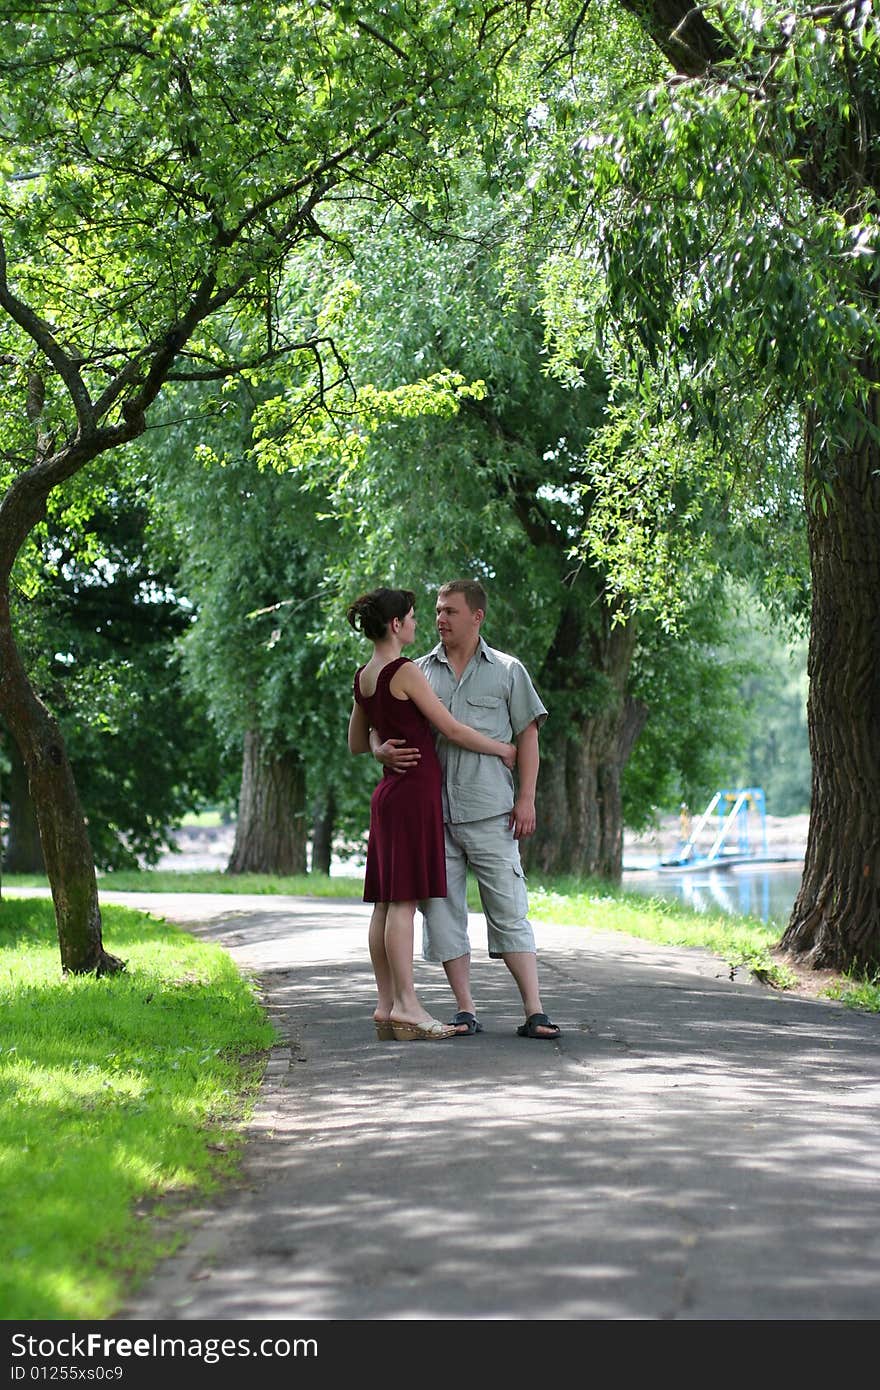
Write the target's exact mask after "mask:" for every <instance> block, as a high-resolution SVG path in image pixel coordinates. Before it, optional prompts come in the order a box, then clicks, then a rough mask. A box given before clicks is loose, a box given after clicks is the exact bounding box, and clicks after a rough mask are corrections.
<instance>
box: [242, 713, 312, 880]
mask: <svg viewBox="0 0 880 1390" xmlns="http://www.w3.org/2000/svg"><path fill="white" fill-rule="evenodd" d="M305 871H306V807H305V770H304V767H303V764H302V761H301V759H300V758H299V756H298V755H297V754H296V753H294V752H292V751H290V750H287V751H285V752H283V753H280V754H279V753H273V752H272V751H271V750H268V749H266V748H264V747H263V741H262V738H261V736H260V734H259V733H258V732H257V731H256V730H253V729H250V730H248V732H247V733H246V734H245V737H244V759H243V765H242V776H241V796H240V798H239V804H238V821H237V823H236V827H235V844H234V845H233V848H232V857H231V859H230V860H229V863H228V865H227V867H226V872H227V873H229V874H244V873H255V874H304V873H305Z"/></svg>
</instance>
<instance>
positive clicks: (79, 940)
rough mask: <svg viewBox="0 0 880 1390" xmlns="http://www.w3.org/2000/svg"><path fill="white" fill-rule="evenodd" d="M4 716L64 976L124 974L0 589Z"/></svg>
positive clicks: (81, 827) (61, 765)
mask: <svg viewBox="0 0 880 1390" xmlns="http://www.w3.org/2000/svg"><path fill="white" fill-rule="evenodd" d="M0 715H2V717H3V719H4V721H5V723H6V725H7V727H8V728H9V729H10V731H11V733H12V736H13V738H14V739H15V741H16V743H17V744H18V749H19V752H20V754H21V758H22V761H23V762H24V765H25V767H26V769H27V774H28V782H29V786H30V793H31V797H32V799H33V803H34V809H35V810H36V814H37V822H38V824H39V827H40V841H41V843H42V846H43V859H44V861H45V865H46V872H47V874H48V876H49V882H50V884H51V887H52V898H53V901H54V904H55V917H56V921H57V923H58V942H59V945H60V947H61V965H62V968H63V970H64V972H65V974H67V973H71V974H76V975H85V974H90V973H92V972H94V973H95V974H97V975H106V974H113V973H115V972H117V971H119V970H123V969H124V968H125V966H124V963H123V962H122V961H121V960H118V959H117V958H116V957H115V956H111V955H108V954H107V952H106V951H105V950H104V948H103V944H102V941H101V913H100V909H99V906H98V884H97V880H96V877H95V863H94V859H93V858H92V850H91V846H90V844H89V837H88V832H87V830H86V823H85V817H84V815H83V811H82V806H81V805H80V800H79V796H78V795H77V790H76V783H75V782H74V779H73V771H72V769H71V766H70V762H69V760H68V757H67V750H66V749H65V746H64V739H63V738H62V736H61V730H60V729H59V728H58V725H57V724H56V722H55V720H54V719H53V718H52V716H51V714H50V713H49V711H48V710H47V709H46V706H45V705H44V704H43V702H42V701H41V700H40V699H39V698H38V696H37V695H36V693H35V692H34V690H33V688H32V686H31V684H30V682H29V680H28V678H27V675H26V674H25V670H24V667H23V666H22V664H21V658H20V657H19V654H18V648H17V647H16V645H15V640H14V638H13V636H12V622H11V617H10V612H9V592H8V590H7V589H5V588H3V589H0Z"/></svg>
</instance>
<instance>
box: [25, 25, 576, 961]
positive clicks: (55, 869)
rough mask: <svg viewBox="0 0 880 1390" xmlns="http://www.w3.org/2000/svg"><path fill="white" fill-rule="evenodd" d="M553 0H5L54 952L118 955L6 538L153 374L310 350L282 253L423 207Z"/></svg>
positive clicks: (118, 440)
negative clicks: (387, 207)
mask: <svg viewBox="0 0 880 1390" xmlns="http://www.w3.org/2000/svg"><path fill="white" fill-rule="evenodd" d="M565 8H566V5H565V3H564V0H561V3H560V4H558V5H556V4H553V3H549V4H547V5H543V6H537V5H533V4H531V3H528V0H524V2H523V3H517V2H516V0H506V2H505V0H502V3H501V4H481V3H475V2H474V0H449V3H443V2H442V0H441V3H437V4H432V5H430V6H406V5H385V4H381V3H372V0H363V3H358V4H351V3H344V0H343V3H338V4H337V3H333V4H330V3H324V0H318V2H317V3H313V4H294V5H281V6H279V5H277V4H271V3H268V0H249V3H248V4H246V5H242V4H241V3H239V0H186V3H182V2H180V3H178V2H176V0H170V3H169V0H94V3H92V4H89V5H88V6H84V5H82V4H81V3H79V0H58V3H57V4H54V5H52V6H51V7H47V6H46V5H43V4H38V3H29V0H20V3H17V4H16V5H15V7H14V12H13V13H12V14H7V15H6V21H7V22H6V24H5V26H4V29H3V35H2V40H0V45H2V46H0V84H2V94H0V178H2V183H0V366H2V373H3V376H2V409H3V413H4V440H3V456H2V457H3V469H4V477H3V485H4V495H3V498H2V501H0V714H2V716H3V718H4V720H5V722H6V723H7V725H8V727H9V728H10V729H11V730H12V732H13V735H14V737H15V739H16V742H17V743H18V745H19V748H20V750H21V754H22V757H23V760H24V763H25V765H26V768H27V772H28V778H29V782H30V787H31V793H32V796H33V799H34V804H35V807H36V810H37V817H38V821H39V825H40V835H41V840H42V845H43V853H44V857H45V861H46V866H47V871H48V874H49V879H50V882H51V886H52V893H53V897H54V902H55V909H56V916H57V920H58V929H59V938H60V943H61V957H62V963H63V966H64V968H65V969H67V970H71V971H91V970H95V971H99V972H101V971H113V970H116V969H118V968H119V965H120V963H119V961H117V960H116V959H115V958H113V957H112V956H110V955H108V954H107V953H106V952H105V951H104V949H103V945H102V940H101V925H100V913H99V906H98V896H97V890H96V883H95V874H94V867H93V861H92V854H91V849H90V846H89V841H88V834H87V830H86V826H85V824H84V820H83V816H82V811H81V807H80V804H79V798H78V795H77V791H76V786H75V783H74V779H73V775H72V772H71V768H70V764H69V761H68V758H67V753H66V750H65V747H64V742H63V739H62V737H61V734H60V730H59V728H58V725H57V723H56V721H55V720H54V719H53V718H52V716H51V714H50V713H49V711H48V710H47V708H46V707H45V705H44V704H43V702H42V701H41V699H40V698H39V695H38V693H37V691H35V690H34V688H33V687H32V684H31V682H30V681H29V679H28V675H27V672H26V671H25V669H24V666H23V664H22V661H21V659H20V655H19V652H18V650H17V647H16V643H15V639H14V635H13V615H12V612H11V610H10V583H11V576H12V571H13V567H14V565H15V563H16V558H17V557H18V556H19V554H20V552H21V551H22V548H23V547H24V546H25V545H26V542H27V540H28V537H29V535H30V533H31V531H32V529H33V528H34V526H36V525H37V524H39V522H40V521H41V519H42V517H43V516H44V515H45V513H46V509H47V507H48V506H50V505H52V497H53V494H54V493H55V492H56V490H57V489H64V488H65V487H66V486H67V485H68V484H69V483H70V481H71V480H72V479H73V478H75V477H76V476H77V475H78V474H79V473H80V472H81V470H83V469H85V468H87V467H88V466H89V465H90V464H91V463H92V462H93V461H94V460H95V459H97V458H98V457H99V456H100V455H102V454H103V453H105V452H106V451H107V450H111V449H117V448H120V447H122V446H124V445H125V444H126V443H127V442H129V441H131V440H132V439H134V438H136V437H137V436H138V435H140V434H141V433H142V432H143V431H144V429H145V428H146V427H147V425H148V420H149V415H150V411H151V408H152V407H153V406H154V403H155V402H156V400H157V398H158V396H159V394H160V392H161V391H162V389H163V387H164V385H165V383H166V382H167V381H168V380H169V379H171V378H173V377H181V376H190V377H196V378H198V377H201V378H210V377H219V376H224V375H228V374H231V373H235V372H238V373H242V372H244V373H247V372H248V371H249V370H254V371H258V370H259V368H260V366H261V365H262V364H264V363H265V362H266V361H267V360H269V359H271V358H272V357H273V356H276V355H278V354H287V356H288V357H289V359H290V360H292V361H297V360H304V361H307V362H308V364H309V365H312V364H313V363H314V361H315V360H316V359H321V360H322V361H323V360H324V359H325V357H326V358H327V360H328V367H327V371H328V372H330V371H331V370H332V368H331V366H330V365H329V361H330V358H329V357H328V356H327V348H328V345H327V344H326V343H325V342H322V336H321V333H320V332H319V330H318V329H317V327H316V325H315V324H314V322H310V321H304V322H301V323H300V324H299V325H297V329H296V330H295V331H293V332H289V331H286V330H285V331H284V332H283V333H282V332H281V331H280V330H279V325H278V322H277V316H276V313H275V303H276V295H277V287H278V283H279V276H280V274H281V272H282V270H283V267H284V265H285V263H286V261H287V260H288V258H289V257H290V256H291V255H292V254H294V253H295V252H296V250H297V248H299V247H301V246H303V245H304V244H305V243H307V242H308V241H310V240H313V239H320V238H322V237H323V236H325V235H327V233H326V232H325V229H324V227H323V226H322V220H321V218H322V209H323V208H324V207H325V206H326V205H327V204H328V202H329V201H330V200H338V199H341V198H345V197H352V198H355V197H356V198H358V199H360V200H362V202H363V203H364V204H365V205H366V204H370V203H371V204H372V205H373V206H374V207H376V209H377V213H378V214H381V208H382V206H383V205H384V204H385V203H387V202H388V201H389V200H390V201H393V202H395V203H400V202H403V203H405V204H408V203H411V202H412V201H414V200H421V201H422V202H423V203H425V204H428V205H432V206H435V207H438V206H440V205H442V201H443V199H444V197H445V194H446V187H445V168H446V162H447V158H448V156H449V153H450V152H451V151H452V150H453V149H454V148H455V146H456V144H457V143H458V142H460V141H462V140H465V139H472V138H474V135H475V134H479V132H480V131H481V130H482V131H484V132H486V133H487V135H492V134H494V133H495V132H496V131H497V132H498V133H502V132H503V111H502V109H501V105H502V97H503V86H502V85H499V81H498V73H499V70H500V67H501V65H502V64H503V63H504V61H505V60H506V58H507V56H508V55H509V54H510V53H511V52H512V51H514V50H515V49H516V47H517V45H519V44H520V43H522V41H523V40H524V38H525V37H526V36H527V35H528V36H529V39H530V42H531V43H532V44H538V45H539V44H540V43H541V42H542V41H543V38H548V39H549V38H550V37H551V36H552V31H553V27H554V24H553V21H555V20H556V19H559V21H560V23H561V22H563V21H564V11H565ZM573 8H575V9H576V7H573ZM548 15H549V20H550V22H547V18H548ZM536 20H540V21H541V25H542V27H541V28H540V29H539V28H536V27H535V26H534V23H533V22H534V21H536ZM545 31H546V32H545ZM257 324H259V325H261V326H262V330H261V331H262V338H261V342H260V346H259V348H258V349H256V350H251V351H247V350H246V349H244V348H243V347H242V346H241V345H242V344H248V343H251V342H252V341H253V330H254V327H255V325H257ZM319 403H320V387H319V399H318V401H317V402H316V401H310V402H309V405H315V404H319Z"/></svg>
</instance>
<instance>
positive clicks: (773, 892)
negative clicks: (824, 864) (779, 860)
mask: <svg viewBox="0 0 880 1390" xmlns="http://www.w3.org/2000/svg"><path fill="white" fill-rule="evenodd" d="M803 868H804V866H803V863H801V862H797V863H792V864H767V865H764V864H740V865H736V866H734V865H728V866H727V867H726V868H720V869H692V870H691V871H690V872H689V873H679V872H676V871H675V870H673V869H664V870H662V871H658V870H656V869H650V868H648V869H632V868H627V869H624V872H623V885H624V887H625V888H630V889H632V890H633V891H634V892H637V893H645V894H648V895H649V896H654V895H656V896H658V897H662V898H672V899H674V900H676V901H679V902H685V903H688V904H689V905H690V906H691V907H695V908H697V909H698V910H699V911H701V912H708V911H712V912H717V911H718V910H719V908H720V909H721V911H722V912H730V913H733V914H734V915H739V914H747V915H748V916H750V917H759V918H760V919H761V920H762V921H764V922H771V921H772V922H775V923H776V924H778V925H779V926H780V927H784V926H785V925H786V923H787V922H788V918H789V916H790V914H791V909H792V906H793V905H794V900H795V897H796V896H797V891H798V888H799V887H800V882H801V875H802V873H803Z"/></svg>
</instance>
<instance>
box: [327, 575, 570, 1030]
mask: <svg viewBox="0 0 880 1390" xmlns="http://www.w3.org/2000/svg"><path fill="white" fill-rule="evenodd" d="M413 605H414V595H413V593H412V592H411V591H409V590H407V589H375V590H374V591H373V592H372V593H369V594H364V595H362V596H361V597H360V598H359V599H356V600H355V602H354V603H353V604H352V605H351V607H350V609H349V610H348V621H349V622H350V623H351V625H352V627H354V628H356V629H359V630H360V631H361V632H363V634H364V636H365V637H367V638H369V639H370V640H371V641H372V643H373V656H372V658H371V659H370V661H368V662H367V663H366V665H365V666H362V667H360V668H359V670H358V671H357V673H356V675H355V678H354V705H353V707H352V712H351V719H350V721H349V728H348V746H349V748H350V749H351V751H352V753H368V752H372V753H373V754H374V756H375V757H376V758H377V759H378V760H379V761H380V762H381V763H382V764H383V765H384V768H385V773H384V776H383V777H382V780H381V781H380V783H379V785H378V786H377V788H376V790H375V792H374V793H373V799H372V803H371V808H370V839H369V845H368V848H367V868H366V878H365V882H364V901H365V902H372V903H374V904H375V906H374V908H373V914H372V917H371V919H370V931H369V947H370V959H371V960H372V963H373V969H374V971H375V975H376V984H377V988H378V994H379V999H378V1004H377V1007H376V1011H375V1014H374V1018H375V1023H376V1032H377V1035H378V1037H379V1038H381V1039H386V1040H387V1039H390V1038H392V1037H393V1038H397V1039H398V1040H399V1041H414V1040H416V1039H430V1040H435V1039H436V1040H441V1039H444V1038H452V1037H456V1036H457V1035H464V1036H467V1035H470V1034H473V1033H479V1032H482V1026H481V1024H480V1023H479V1022H478V1021H477V1017H476V1013H475V1009H474V1001H473V998H472V996H471V990H470V945H469V942H468V936H467V897H466V887H467V870H468V867H470V869H471V871H472V872H473V873H474V875H475V877H476V879H477V882H478V884H479V889H480V900H481V902H482V905H483V911H484V913H485V915H486V922H487V926H488V934H489V954H490V956H493V957H495V958H498V957H500V958H501V959H503V961H504V962H505V964H506V966H507V968H508V970H509V971H510V973H511V974H512V975H513V977H514V980H515V981H516V984H517V987H518V988H519V992H520V995H521V996H522V1001H523V1006H524V1009H525V1014H526V1021H525V1023H524V1024H523V1025H522V1026H521V1027H520V1028H518V1029H517V1032H518V1033H519V1035H520V1036H521V1037H527V1038H545V1039H549V1040H552V1039H555V1038H558V1037H559V1035H560V1029H559V1028H558V1027H557V1026H556V1024H555V1023H551V1021H550V1019H549V1018H548V1017H547V1015H546V1014H545V1013H544V1011H543V1008H542V1005H541V999H540V995H539V992H538V966H537V958H536V955H535V942H534V937H533V935H532V929H531V926H530V924H529V921H528V918H527V912H528V901H527V897H526V888H525V879H524V877H523V871H522V867H521V865H520V858H519V849H518V845H517V841H518V840H519V839H521V838H523V837H525V836H527V835H531V834H532V832H533V831H534V829H535V784H536V781H537V776H538V730H539V728H540V725H541V724H542V723H543V722H544V719H545V718H546V717H547V711H546V709H545V708H544V706H543V704H542V703H541V700H540V699H539V697H538V694H537V692H536V691H535V688H534V686H533V685H532V682H531V680H530V678H529V675H528V672H527V671H526V669H525V667H524V666H522V664H521V663H520V662H518V661H517V660H516V659H515V658H514V657H511V656H506V655H505V654H504V653H503V652H498V651H495V650H493V648H491V647H489V646H488V645H487V644H486V643H485V642H484V641H483V639H482V637H481V635H480V628H481V626H482V623H483V619H484V618H485V614H486V592H485V590H484V589H483V586H482V585H481V584H479V583H477V582H476V581H471V580H459V581H456V582H455V583H451V584H444V586H443V587H442V589H440V591H439V593H438V595H437V630H438V633H439V636H440V642H439V643H438V645H437V646H436V647H435V648H434V650H433V651H431V652H429V653H428V655H427V656H424V657H421V658H420V659H419V661H418V662H412V661H409V660H408V659H407V658H406V657H403V656H401V651H402V649H403V648H404V647H406V646H408V645H409V644H410V643H411V642H413V641H414V639H415V631H416V619H415V613H414V609H413ZM433 730H436V732H437V735H438V738H437V745H436V748H435V742H434V733H433ZM517 763H518V782H519V791H518V794H515V792H514V780H513V776H512V769H513V767H514V765H515V764H517ZM418 905H420V906H421V908H422V911H423V913H424V922H425V929H424V954H425V957H426V958H427V959H428V960H439V961H441V962H442V963H443V967H444V969H445V971H446V975H447V978H448V980H449V983H450V986H451V987H452V991H453V993H454V994H455V998H456V1002H457V1004H458V1012H457V1013H456V1015H455V1017H454V1018H453V1019H452V1022H451V1023H449V1024H443V1023H440V1022H439V1021H438V1020H437V1019H434V1018H432V1017H431V1016H430V1014H429V1013H428V1012H427V1010H426V1009H425V1008H424V1006H423V1005H422V1004H421V1002H420V1001H419V998H418V996H417V994H416V992H415V986H414V983H413V962H412V956H413V922H414V918H415V910H416V907H417V906H418Z"/></svg>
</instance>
